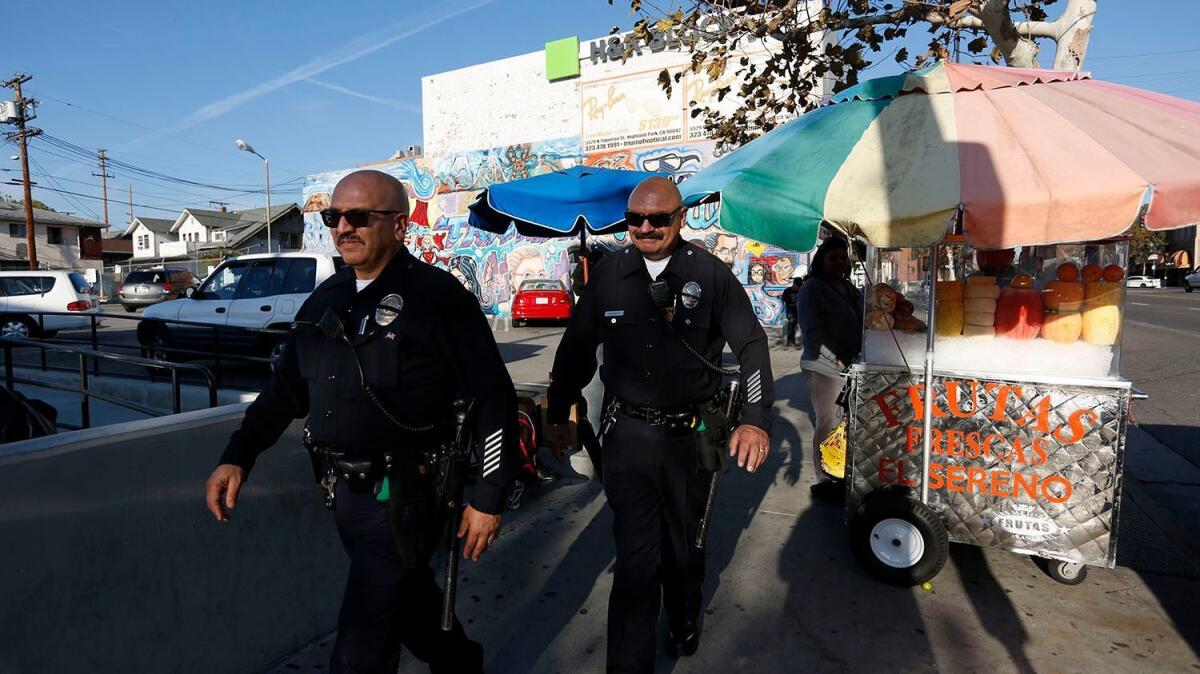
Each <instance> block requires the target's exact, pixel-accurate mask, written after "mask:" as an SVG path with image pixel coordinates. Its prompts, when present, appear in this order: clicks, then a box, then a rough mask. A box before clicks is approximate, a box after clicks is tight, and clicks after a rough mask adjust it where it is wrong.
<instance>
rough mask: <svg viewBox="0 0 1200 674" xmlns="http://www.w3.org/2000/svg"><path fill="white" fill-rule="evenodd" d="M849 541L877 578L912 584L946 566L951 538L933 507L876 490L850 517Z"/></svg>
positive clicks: (886, 581) (884, 580)
mask: <svg viewBox="0 0 1200 674" xmlns="http://www.w3.org/2000/svg"><path fill="white" fill-rule="evenodd" d="M850 545H851V547H852V548H853V550H854V556H855V557H857V558H858V561H859V563H860V564H862V565H863V568H864V569H866V571H867V573H869V574H871V575H872V576H874V577H875V578H876V579H877V580H880V581H882V582H884V583H887V584H889V585H898V586H900V587H913V586H914V585H920V584H922V583H924V582H925V581H928V580H930V579H932V578H933V577H934V576H936V575H937V574H938V572H939V571H941V570H942V567H943V566H945V564H946V557H947V556H948V554H949V552H950V536H949V533H948V532H947V531H946V526H945V525H944V524H943V523H942V520H941V518H940V517H938V515H937V513H935V512H933V510H932V509H930V507H929V506H927V505H925V504H923V503H920V502H919V501H914V500H912V499H911V498H908V497H906V496H904V495H903V494H893V493H878V494H876V495H875V496H874V497H873V498H872V497H868V498H867V499H866V500H865V501H863V503H862V505H860V506H859V507H858V509H857V510H855V512H854V514H853V515H851V516H850Z"/></svg>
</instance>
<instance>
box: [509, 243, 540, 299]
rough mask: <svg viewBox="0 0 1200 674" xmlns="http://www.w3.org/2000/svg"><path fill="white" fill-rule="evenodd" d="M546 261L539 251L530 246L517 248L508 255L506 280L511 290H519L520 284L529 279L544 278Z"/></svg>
mask: <svg viewBox="0 0 1200 674" xmlns="http://www.w3.org/2000/svg"><path fill="white" fill-rule="evenodd" d="M545 276H546V259H545V258H544V257H542V253H541V251H539V250H538V249H536V248H533V247H532V246H526V247H524V248H518V249H516V250H514V251H513V252H512V253H509V255H508V280H509V282H510V283H512V290H513V292H516V291H517V290H520V289H521V284H522V283H524V282H525V281H528V280H529V279H537V278H545Z"/></svg>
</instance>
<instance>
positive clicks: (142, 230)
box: [131, 222, 160, 260]
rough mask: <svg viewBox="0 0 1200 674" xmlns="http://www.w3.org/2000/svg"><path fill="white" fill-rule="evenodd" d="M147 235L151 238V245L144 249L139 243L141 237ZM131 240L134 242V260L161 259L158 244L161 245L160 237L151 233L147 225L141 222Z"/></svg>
mask: <svg viewBox="0 0 1200 674" xmlns="http://www.w3.org/2000/svg"><path fill="white" fill-rule="evenodd" d="M146 235H149V236H150V245H149V246H148V247H146V248H142V247H140V246H138V242H139V241H140V240H141V237H143V236H146ZM131 239H132V241H133V258H134V259H135V260H143V259H150V258H156V257H159V254H158V244H159V243H160V237H159V235H158V234H156V233H154V232H152V231H150V229H149V228H147V227H146V226H145V225H143V224H141V223H140V222H139V223H138V224H137V226H136V227H135V228H134V230H133V236H132V237H131Z"/></svg>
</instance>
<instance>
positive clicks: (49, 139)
mask: <svg viewBox="0 0 1200 674" xmlns="http://www.w3.org/2000/svg"><path fill="white" fill-rule="evenodd" d="M43 142H46V143H49V144H50V145H51V146H53V147H55V148H57V149H59V150H61V151H63V152H67V153H69V154H73V155H75V156H77V157H79V158H80V159H87V160H88V165H89V166H90V165H91V160H94V158H95V153H94V152H93V151H91V150H89V149H87V148H84V147H82V146H79V145H76V144H74V143H72V142H70V141H68V140H63V139H62V138H57V137H55V136H52V135H50V134H44V140H43ZM108 166H109V167H110V168H113V169H114V170H122V171H124V172H126V173H136V174H138V175H141V176H143V177H145V178H149V179H151V180H157V181H160V182H166V183H174V184H179V185H189V186H193V187H203V188H206V189H211V190H218V191H222V192H239V193H246V194H262V193H263V192H264V191H265V190H264V189H261V188H255V187H252V186H248V185H218V184H214V183H207V182H202V181H199V180H190V179H188V178H180V177H178V176H173V175H170V174H167V173H162V172H160V171H153V170H150V169H145V168H142V167H140V166H137V165H135V164H130V163H128V162H125V161H121V160H118V159H112V158H109V159H108ZM303 180H304V178H299V177H298V178H293V179H291V180H287V181H284V182H282V183H278V184H277V185H276V186H275V189H277V190H278V189H281V188H283V189H286V188H287V187H288V186H290V185H292V184H298V183H301V182H303Z"/></svg>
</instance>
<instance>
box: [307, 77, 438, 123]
mask: <svg viewBox="0 0 1200 674" xmlns="http://www.w3.org/2000/svg"><path fill="white" fill-rule="evenodd" d="M304 81H305V82H308V83H309V84H315V85H317V86H318V87H324V88H325V89H329V90H330V91H336V92H338V93H339V94H346V95H347V96H353V97H354V98H361V99H362V100H364V101H371V102H372V103H378V104H380V105H386V106H388V107H389V108H395V109H397V110H403V111H405V112H415V113H418V114H419V113H420V112H421V106H419V105H417V104H416V103H409V102H406V101H397V100H393V99H390V98H381V97H379V96H372V95H371V94H364V93H363V92H361V91H355V90H353V89H348V88H346V87H343V86H340V85H337V84H333V83H332V82H326V81H324V80H318V79H315V78H312V77H306V78H304Z"/></svg>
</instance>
